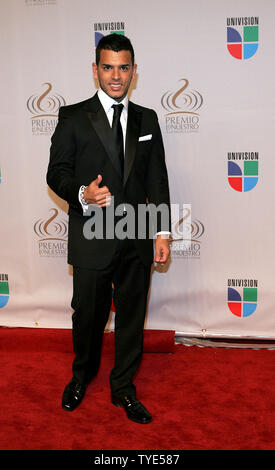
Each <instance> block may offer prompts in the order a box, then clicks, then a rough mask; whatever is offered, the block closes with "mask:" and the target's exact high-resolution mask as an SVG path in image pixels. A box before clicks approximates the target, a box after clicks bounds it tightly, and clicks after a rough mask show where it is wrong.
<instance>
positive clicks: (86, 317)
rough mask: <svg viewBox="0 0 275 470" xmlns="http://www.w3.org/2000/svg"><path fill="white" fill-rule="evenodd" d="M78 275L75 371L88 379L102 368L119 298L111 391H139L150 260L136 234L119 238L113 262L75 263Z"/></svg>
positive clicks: (84, 380) (82, 379) (81, 379)
mask: <svg viewBox="0 0 275 470" xmlns="http://www.w3.org/2000/svg"><path fill="white" fill-rule="evenodd" d="M73 281H74V290H73V299H72V308H73V309H74V314H73V346H74V352H75V360H74V362H73V377H74V378H75V379H76V380H77V382H80V383H83V384H87V383H89V382H90V380H91V379H92V378H93V377H95V375H96V374H97V371H98V368H99V365H100V356H101V347H102V338H103V333H104V327H105V325H106V323H107V320H108V317H109V313H110V307H111V302H112V298H113V300H114V305H115V310H116V313H115V362H114V367H113V369H112V371H111V374H110V386H111V393H113V394H115V395H117V396H119V395H123V394H131V395H135V386H134V384H133V380H132V379H133V376H134V374H135V372H136V371H137V369H138V366H139V364H140V361H141V358H142V350H143V328H144V320H145V314H146V305H147V294H148V289H149V283H150V266H148V265H144V263H142V262H141V260H140V257H139V255H138V253H137V250H136V246H135V243H134V241H133V240H129V239H125V240H116V249H115V253H114V257H113V259H112V262H111V263H110V264H109V265H108V266H107V267H105V268H104V269H99V270H94V269H86V268H78V267H74V277H73Z"/></svg>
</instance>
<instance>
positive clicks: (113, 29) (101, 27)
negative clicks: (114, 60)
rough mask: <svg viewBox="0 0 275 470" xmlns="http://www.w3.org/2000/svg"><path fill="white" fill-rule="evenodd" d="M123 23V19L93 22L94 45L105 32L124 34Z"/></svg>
mask: <svg viewBox="0 0 275 470" xmlns="http://www.w3.org/2000/svg"><path fill="white" fill-rule="evenodd" d="M124 30H125V25H124V21H111V22H104V23H94V31H95V47H96V46H97V44H98V42H99V41H100V39H101V38H103V37H104V36H105V34H114V33H115V34H122V35H124Z"/></svg>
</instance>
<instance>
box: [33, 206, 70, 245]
mask: <svg viewBox="0 0 275 470" xmlns="http://www.w3.org/2000/svg"><path fill="white" fill-rule="evenodd" d="M50 210H51V211H53V215H52V216H51V217H50V218H49V219H47V220H42V219H40V220H37V222H35V224H34V227H33V229H34V232H35V233H36V235H37V236H38V237H39V238H40V240H41V241H46V240H61V241H67V238H66V237H67V232H68V226H67V222H66V221H65V220H62V219H57V216H58V210H57V209H54V208H52V209H50Z"/></svg>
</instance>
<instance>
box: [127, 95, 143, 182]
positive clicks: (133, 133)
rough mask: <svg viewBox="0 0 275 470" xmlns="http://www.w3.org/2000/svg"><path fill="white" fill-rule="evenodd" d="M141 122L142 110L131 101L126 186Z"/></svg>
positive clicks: (128, 122) (128, 124)
mask: <svg viewBox="0 0 275 470" xmlns="http://www.w3.org/2000/svg"><path fill="white" fill-rule="evenodd" d="M140 124H141V112H139V111H136V110H135V109H134V106H133V104H132V103H131V102H130V101H129V106H128V120H127V132H126V144H125V162H124V181H123V184H124V186H125V184H126V182H127V179H128V176H129V174H130V171H131V169H132V166H133V163H134V160H135V155H136V149H137V144H138V138H139V135H140Z"/></svg>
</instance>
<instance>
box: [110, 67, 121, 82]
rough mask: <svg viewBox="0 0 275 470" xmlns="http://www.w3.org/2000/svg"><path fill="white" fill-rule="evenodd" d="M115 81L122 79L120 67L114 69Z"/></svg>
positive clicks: (113, 76)
mask: <svg viewBox="0 0 275 470" xmlns="http://www.w3.org/2000/svg"><path fill="white" fill-rule="evenodd" d="M112 78H113V80H119V79H120V70H119V68H118V67H114V68H113V75H112Z"/></svg>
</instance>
